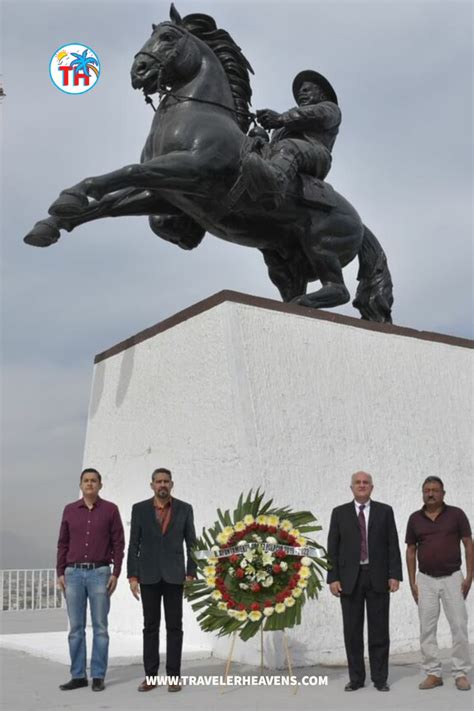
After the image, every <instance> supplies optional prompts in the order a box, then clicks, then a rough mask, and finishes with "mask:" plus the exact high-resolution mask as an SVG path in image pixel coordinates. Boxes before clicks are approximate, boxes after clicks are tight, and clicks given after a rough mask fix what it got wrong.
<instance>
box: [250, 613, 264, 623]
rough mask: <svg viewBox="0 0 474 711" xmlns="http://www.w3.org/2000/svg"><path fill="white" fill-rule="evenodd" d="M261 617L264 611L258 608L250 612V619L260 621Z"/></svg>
mask: <svg viewBox="0 0 474 711" xmlns="http://www.w3.org/2000/svg"><path fill="white" fill-rule="evenodd" d="M261 619H262V613H261V612H259V611H258V610H252V612H249V620H252V622H258V621H259V620H261Z"/></svg>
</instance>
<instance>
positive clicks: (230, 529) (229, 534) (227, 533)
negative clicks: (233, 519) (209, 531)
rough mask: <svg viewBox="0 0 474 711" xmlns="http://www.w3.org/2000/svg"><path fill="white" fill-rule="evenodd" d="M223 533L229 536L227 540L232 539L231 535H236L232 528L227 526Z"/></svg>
mask: <svg viewBox="0 0 474 711" xmlns="http://www.w3.org/2000/svg"><path fill="white" fill-rule="evenodd" d="M222 533H223V534H224V536H227V538H230V537H231V535H232V534H233V533H234V529H233V528H232V526H226V527H225V528H224V530H223V531H222Z"/></svg>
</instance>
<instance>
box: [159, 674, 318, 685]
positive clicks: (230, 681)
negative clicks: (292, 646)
mask: <svg viewBox="0 0 474 711" xmlns="http://www.w3.org/2000/svg"><path fill="white" fill-rule="evenodd" d="M145 679H146V683H147V684H150V685H154V686H167V685H168V684H182V686H328V677H327V676H315V675H314V676H309V675H305V676H302V677H301V679H298V677H296V676H294V675H291V676H290V675H280V676H278V675H275V676H270V675H265V674H262V675H257V674H254V675H251V674H248V675H246V674H243V675H235V674H233V675H231V674H230V675H229V676H224V675H218V674H214V675H211V674H209V675H207V674H202V675H194V676H193V675H188V676H147V677H145Z"/></svg>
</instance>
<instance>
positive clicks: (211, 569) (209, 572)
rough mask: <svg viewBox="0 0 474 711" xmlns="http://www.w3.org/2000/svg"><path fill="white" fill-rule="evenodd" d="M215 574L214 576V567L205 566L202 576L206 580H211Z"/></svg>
mask: <svg viewBox="0 0 474 711" xmlns="http://www.w3.org/2000/svg"><path fill="white" fill-rule="evenodd" d="M215 574H216V569H215V566H213V565H206V567H205V568H204V575H205V576H206V577H207V578H212V577H213V576H214V575H215Z"/></svg>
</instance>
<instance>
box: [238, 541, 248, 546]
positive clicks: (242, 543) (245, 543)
mask: <svg viewBox="0 0 474 711" xmlns="http://www.w3.org/2000/svg"><path fill="white" fill-rule="evenodd" d="M237 545H238V546H246V545H247V541H239V542H238V543H237Z"/></svg>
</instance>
